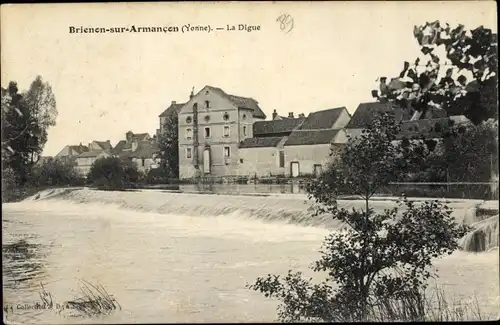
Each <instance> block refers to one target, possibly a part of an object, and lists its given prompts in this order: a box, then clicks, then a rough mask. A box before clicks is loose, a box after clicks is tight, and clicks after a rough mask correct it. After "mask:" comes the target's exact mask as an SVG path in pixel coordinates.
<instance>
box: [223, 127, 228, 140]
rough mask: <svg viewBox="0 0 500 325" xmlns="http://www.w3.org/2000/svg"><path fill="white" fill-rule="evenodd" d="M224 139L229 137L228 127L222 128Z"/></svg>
mask: <svg viewBox="0 0 500 325" xmlns="http://www.w3.org/2000/svg"><path fill="white" fill-rule="evenodd" d="M224 137H225V138H228V137H229V126H224Z"/></svg>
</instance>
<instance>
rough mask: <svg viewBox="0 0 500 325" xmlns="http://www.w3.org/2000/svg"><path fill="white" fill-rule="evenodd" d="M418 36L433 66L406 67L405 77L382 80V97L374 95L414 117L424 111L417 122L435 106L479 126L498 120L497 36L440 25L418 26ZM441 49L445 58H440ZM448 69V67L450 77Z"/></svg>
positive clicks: (480, 30)
mask: <svg viewBox="0 0 500 325" xmlns="http://www.w3.org/2000/svg"><path fill="white" fill-rule="evenodd" d="M413 35H414V37H415V39H416V40H417V42H418V44H419V46H420V47H421V51H422V53H423V54H424V56H427V57H429V60H428V62H427V63H426V64H425V66H424V65H421V64H420V59H419V58H417V60H416V61H415V63H414V65H413V66H410V63H409V62H405V63H404V68H403V71H402V72H401V73H400V75H399V76H398V77H396V78H392V79H391V80H390V82H389V83H388V84H387V83H386V80H387V78H385V77H383V78H381V81H380V93H379V92H378V91H376V90H374V91H372V94H373V96H374V97H377V98H379V99H380V100H381V101H387V100H388V101H395V102H397V103H398V104H400V105H401V106H402V107H403V108H405V109H408V110H409V111H410V113H411V114H413V113H415V112H418V114H417V115H416V116H417V117H418V116H420V114H422V115H425V113H426V112H427V110H428V109H430V108H431V107H435V108H440V109H444V110H445V111H446V112H447V114H448V115H449V116H451V115H465V116H466V117H467V118H469V119H470V120H471V121H472V122H473V123H474V124H480V123H481V122H483V121H486V120H488V119H490V118H493V119H498V108H497V83H498V76H497V68H498V57H497V34H494V33H492V31H491V30H490V29H487V28H484V27H483V26H480V27H478V28H476V29H473V30H466V29H465V27H464V26H463V25H458V26H457V27H455V28H451V27H450V26H449V24H445V25H444V26H443V25H441V24H440V22H439V21H435V22H433V23H426V24H425V25H422V26H415V28H414V31H413ZM440 50H442V52H444V53H445V56H446V57H445V58H443V57H440V56H439V53H438V52H439V51H440ZM442 66H447V67H448V68H447V69H446V71H445V73H444V74H443V72H444V71H440V69H441V68H442ZM422 70H423V71H422ZM465 72H467V73H465ZM439 74H441V75H443V76H442V78H441V79H440V80H438V77H439ZM467 74H469V75H471V76H472V79H471V80H467V76H466V75H467Z"/></svg>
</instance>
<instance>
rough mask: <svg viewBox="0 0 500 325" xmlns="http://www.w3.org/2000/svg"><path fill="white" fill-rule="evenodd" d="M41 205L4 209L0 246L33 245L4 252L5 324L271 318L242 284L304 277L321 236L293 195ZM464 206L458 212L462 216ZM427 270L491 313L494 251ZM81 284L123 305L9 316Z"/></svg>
mask: <svg viewBox="0 0 500 325" xmlns="http://www.w3.org/2000/svg"><path fill="white" fill-rule="evenodd" d="M51 195H52V196H51ZM42 197H45V199H41V197H40V198H39V199H38V200H35V199H34V200H28V201H24V202H20V203H14V204H5V205H3V218H2V221H3V223H2V224H3V244H4V245H9V244H13V243H18V242H19V241H21V240H25V242H26V243H28V244H29V245H30V246H29V247H30V249H29V252H30V253H29V254H28V253H26V252H25V253H24V256H22V257H24V259H20V258H12V257H13V255H12V254H10V255H9V254H8V253H6V254H4V258H5V260H4V263H3V270H4V272H3V273H4V275H3V277H4V278H3V279H4V307H5V306H6V305H7V306H9V305H10V306H14V308H13V309H14V311H13V313H8V314H7V321H14V322H20V323H26V322H28V323H52V324H53V323H75V322H82V323H89V322H93V323H102V322H115V323H116V322H121V323H125V322H134V323H136V322H249V321H253V322H260V321H274V320H275V319H276V304H277V302H276V301H273V300H268V299H266V298H264V296H263V295H261V294H258V293H256V292H253V291H250V290H248V289H246V288H245V284H246V283H249V282H253V281H254V280H255V278H256V277H258V276H265V275H267V274H268V273H276V274H286V272H287V271H288V270H289V269H293V270H300V271H304V272H305V275H311V276H312V275H313V272H311V271H310V270H308V267H309V265H310V264H311V262H313V261H314V260H315V259H316V258H318V257H319V254H318V250H319V249H320V246H321V242H322V240H323V238H324V237H325V236H326V235H327V234H328V232H329V230H328V229H326V228H322V227H318V226H315V225H319V221H313V220H311V218H310V217H308V213H307V209H308V207H309V206H310V203H306V202H305V197H301V196H293V195H289V196H285V197H236V196H223V195H220V196H217V195H196V194H175V193H160V192H151V191H147V192H97V191H90V190H79V191H74V192H63V193H61V192H60V191H56V192H54V193H52V194H48V192H45V193H44V194H43V195H42ZM345 204H351V205H353V206H354V205H356V204H358V203H356V202H349V203H345ZM377 204H378V206H379V208H382V207H384V204H385V205H387V203H383V202H381V203H377ZM457 204H458V203H457ZM469 208H470V207H468V206H464V208H463V211H461V212H457V216H462V215H463V218H464V219H467V216H468V213H469V212H468V209H469ZM286 218H288V219H286ZM290 220H292V222H290ZM323 222H324V223H325V222H326V223H327V224H328V227H329V228H331V227H335V224H334V223H328V220H326V219H325V220H323ZM21 255H22V254H21ZM7 257H8V258H7ZM435 264H436V267H437V268H438V270H439V274H440V278H439V279H438V284H440V285H444V286H445V289H446V291H447V292H448V293H449V294H450V295H452V296H457V297H462V298H468V297H471V296H472V295H473V294H476V295H477V297H478V299H479V302H480V304H481V305H482V307H483V310H484V311H486V312H489V313H495V312H496V311H498V309H499V285H498V282H499V281H498V278H499V269H498V264H499V260H498V252H489V253H479V254H474V253H465V252H457V253H456V254H454V255H452V256H448V257H446V258H443V259H441V260H437V261H436V263H435ZM23 274H24V278H22V277H21V276H22V275H23ZM314 277H315V279H321V275H318V274H314ZM79 279H85V280H87V281H90V282H92V283H100V284H102V285H103V286H104V287H105V288H106V290H107V291H108V292H109V293H110V294H112V295H113V296H114V297H115V298H116V299H117V301H118V302H119V303H120V305H121V307H122V309H121V310H118V311H116V312H114V313H113V314H112V315H110V316H107V317H106V318H104V319H103V318H100V319H88V318H67V317H64V316H63V315H59V314H57V313H56V312H54V311H51V310H41V311H33V310H20V309H16V306H17V305H19V304H34V303H36V302H38V301H40V299H39V284H40V282H42V283H43V284H44V286H45V289H46V290H47V291H49V292H50V293H51V294H52V296H53V299H54V300H55V301H56V302H63V301H66V300H71V299H73V298H74V297H75V295H76V294H77V289H78V281H79Z"/></svg>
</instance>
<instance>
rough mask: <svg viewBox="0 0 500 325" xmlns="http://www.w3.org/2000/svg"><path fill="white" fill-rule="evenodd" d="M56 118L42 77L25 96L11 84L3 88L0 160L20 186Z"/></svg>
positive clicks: (49, 92) (48, 87) (50, 94)
mask: <svg viewBox="0 0 500 325" xmlns="http://www.w3.org/2000/svg"><path fill="white" fill-rule="evenodd" d="M56 116H57V109H56V104H55V98H54V94H53V93H52V90H51V87H50V85H49V84H48V83H44V82H43V81H42V79H41V77H37V78H36V79H35V81H33V83H32V84H31V86H30V89H29V90H28V91H27V92H26V93H24V94H20V93H19V92H18V87H17V83H16V82H13V81H12V82H10V83H9V86H8V88H7V89H3V88H2V158H3V159H4V160H3V162H4V164H5V166H6V167H7V166H8V167H10V168H12V169H13V170H14V171H15V172H16V174H18V175H19V180H20V183H21V184H24V183H25V182H26V181H27V180H28V179H29V173H30V169H31V167H32V166H33V164H34V163H35V162H36V161H37V160H38V157H39V155H40V153H41V152H42V151H43V147H44V145H45V143H46V141H47V131H48V129H49V127H50V126H53V125H55V118H56Z"/></svg>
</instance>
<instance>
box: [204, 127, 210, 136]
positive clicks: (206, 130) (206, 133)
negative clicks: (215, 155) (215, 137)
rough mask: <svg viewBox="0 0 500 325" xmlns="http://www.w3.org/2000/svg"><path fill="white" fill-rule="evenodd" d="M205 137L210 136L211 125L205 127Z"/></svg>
mask: <svg viewBox="0 0 500 325" xmlns="http://www.w3.org/2000/svg"><path fill="white" fill-rule="evenodd" d="M205 138H210V128H209V127H206V128H205Z"/></svg>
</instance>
